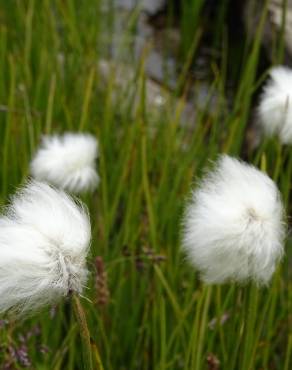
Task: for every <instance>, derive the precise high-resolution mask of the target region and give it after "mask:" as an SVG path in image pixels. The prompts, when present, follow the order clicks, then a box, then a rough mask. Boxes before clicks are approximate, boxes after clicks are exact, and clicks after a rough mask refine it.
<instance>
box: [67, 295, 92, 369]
mask: <svg viewBox="0 0 292 370" xmlns="http://www.w3.org/2000/svg"><path fill="white" fill-rule="evenodd" d="M72 301H73V307H74V313H75V316H76V319H77V322H78V326H79V332H80V338H81V342H82V350H83V366H84V369H85V370H93V364H92V351H91V343H90V334H89V330H88V326H87V322H86V316H85V312H84V310H83V307H82V305H81V303H80V300H79V297H78V296H77V295H76V294H73V296H72Z"/></svg>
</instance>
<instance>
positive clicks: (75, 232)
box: [0, 182, 91, 313]
mask: <svg viewBox="0 0 292 370" xmlns="http://www.w3.org/2000/svg"><path fill="white" fill-rule="evenodd" d="M90 239H91V230H90V221H89V216H88V214H87V211H86V209H85V208H84V207H83V206H82V205H81V204H77V203H76V202H75V201H74V200H73V199H72V198H71V197H69V196H68V195H67V194H65V193H64V192H63V191H59V190H55V189H54V188H52V187H51V186H49V185H47V184H44V183H39V182H31V183H29V184H27V185H26V186H25V187H24V189H23V190H21V191H19V192H18V193H17V194H16V195H15V196H14V197H13V198H12V201H11V204H10V205H9V206H8V207H7V210H6V213H5V215H4V216H2V217H1V218H0V313H3V312H5V311H9V310H10V311H13V312H18V313H23V312H24V313H25V312H28V311H32V310H36V309H38V308H40V307H42V306H44V305H47V304H50V303H53V302H55V301H56V300H58V299H59V298H60V297H62V296H67V295H68V294H69V293H70V292H72V291H73V292H77V293H81V291H82V289H83V287H84V285H85V283H86V280H87V274H88V271H87V268H86V256H87V253H88V250H89V245H90Z"/></svg>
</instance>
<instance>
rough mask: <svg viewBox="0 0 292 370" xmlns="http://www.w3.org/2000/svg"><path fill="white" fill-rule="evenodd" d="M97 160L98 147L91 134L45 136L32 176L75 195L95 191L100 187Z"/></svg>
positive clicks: (35, 158) (32, 167)
mask: <svg viewBox="0 0 292 370" xmlns="http://www.w3.org/2000/svg"><path fill="white" fill-rule="evenodd" d="M97 156H98V143H97V140H96V139H95V138H94V137H93V136H92V135H90V134H79V133H77V134H75V133H66V134H64V135H62V136H58V135H54V136H44V137H43V140H42V144H41V146H40V148H39V149H38V151H37V152H36V154H35V157H34V158H33V160H32V162H31V165H30V172H31V174H32V176H33V177H34V178H35V179H36V180H38V181H45V182H48V183H50V184H52V185H54V186H56V187H58V188H61V189H64V190H68V191H70V192H72V193H81V192H86V191H92V190H94V189H95V188H96V187H97V186H98V183H99V177H98V174H97V172H96V163H95V161H96V158H97Z"/></svg>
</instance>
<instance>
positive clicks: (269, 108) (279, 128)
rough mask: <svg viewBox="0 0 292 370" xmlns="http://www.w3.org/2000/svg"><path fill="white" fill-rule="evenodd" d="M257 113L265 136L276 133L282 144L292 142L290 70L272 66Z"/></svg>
mask: <svg viewBox="0 0 292 370" xmlns="http://www.w3.org/2000/svg"><path fill="white" fill-rule="evenodd" d="M258 114H259V119H260V122H261V125H262V127H263V130H264V132H265V134H266V135H267V136H272V135H278V136H279V138H280V140H281V142H282V143H284V144H291V143H292V70H291V69H290V68H288V67H284V66H278V67H274V68H272V70H271V72H270V79H269V81H268V82H267V84H266V86H265V88H264V91H263V93H262V96H261V101H260V104H259V107H258Z"/></svg>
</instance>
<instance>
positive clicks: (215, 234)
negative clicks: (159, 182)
mask: <svg viewBox="0 0 292 370" xmlns="http://www.w3.org/2000/svg"><path fill="white" fill-rule="evenodd" d="M283 213H284V211H283V206H282V202H281V197H280V194H279V191H278V189H277V187H276V185H275V183H274V182H273V181H272V180H271V179H270V178H269V177H268V176H267V175H266V174H264V173H263V172H261V171H259V170H258V169H256V168H255V167H253V166H251V165H248V164H246V163H244V162H241V161H239V160H237V159H234V158H231V157H229V156H227V155H223V156H221V157H220V158H219V160H218V161H217V162H216V163H215V167H214V169H213V170H211V171H209V172H208V173H207V174H206V175H205V177H204V178H203V179H202V181H201V183H200V184H199V185H198V187H197V188H196V189H195V190H194V192H193V194H192V199H191V201H190V204H189V205H188V207H187V209H186V212H185V216H184V234H183V247H184V250H185V252H186V254H187V256H188V257H189V259H190V262H191V263H192V264H193V265H194V266H195V267H196V268H197V269H198V271H199V272H200V273H201V278H202V280H204V281H205V282H207V283H223V282H226V281H238V282H243V281H246V280H253V281H255V282H256V283H258V284H266V283H268V281H269V280H270V278H271V276H272V274H273V272H274V270H275V267H276V263H277V262H278V261H279V260H280V258H281V256H282V255H283V240H284V237H285V231H286V227H285V222H284V221H283Z"/></svg>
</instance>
